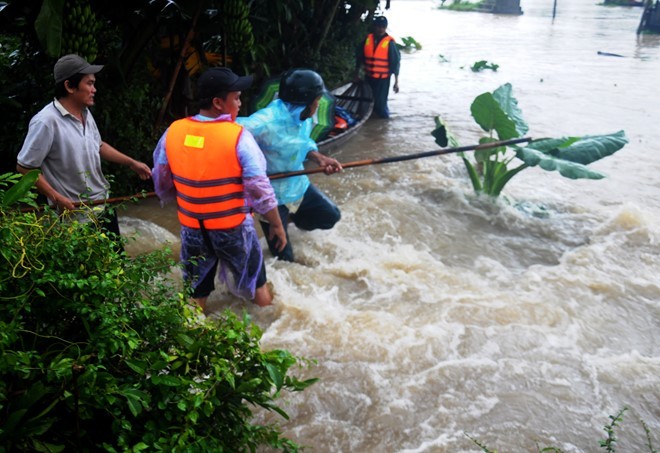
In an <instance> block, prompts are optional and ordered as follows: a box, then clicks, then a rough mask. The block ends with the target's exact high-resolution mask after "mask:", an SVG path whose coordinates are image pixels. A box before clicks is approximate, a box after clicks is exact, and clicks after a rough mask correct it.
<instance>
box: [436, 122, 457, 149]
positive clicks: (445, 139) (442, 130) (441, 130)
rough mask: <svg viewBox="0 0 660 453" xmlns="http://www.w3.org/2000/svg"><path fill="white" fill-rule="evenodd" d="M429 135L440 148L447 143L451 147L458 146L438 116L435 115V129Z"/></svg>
mask: <svg viewBox="0 0 660 453" xmlns="http://www.w3.org/2000/svg"><path fill="white" fill-rule="evenodd" d="M431 135H432V136H433V137H434V138H435V142H436V143H437V144H438V146H440V148H444V147H446V146H447V145H449V147H451V148H457V147H458V146H460V145H459V144H458V140H457V139H456V137H455V136H454V134H452V133H451V132H450V131H449V129H448V128H447V124H446V123H445V121H444V120H443V119H442V118H440V117H439V116H436V117H435V129H433V131H431Z"/></svg>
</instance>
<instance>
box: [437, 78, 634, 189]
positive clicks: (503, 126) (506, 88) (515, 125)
mask: <svg viewBox="0 0 660 453" xmlns="http://www.w3.org/2000/svg"><path fill="white" fill-rule="evenodd" d="M512 91H513V89H512V87H511V84H508V83H507V84H504V85H502V86H500V87H499V88H497V89H496V90H495V91H493V92H492V93H488V92H487V93H483V94H481V95H479V96H477V97H476V98H475V99H474V101H473V102H472V105H471V107H470V110H471V113H472V117H473V118H474V119H475V121H476V122H477V124H479V126H480V127H481V128H482V129H483V130H484V131H485V132H487V133H488V135H487V136H485V137H481V138H480V139H479V143H480V144H484V143H493V142H496V141H498V140H510V139H515V138H520V137H523V136H524V134H526V133H527V131H528V130H529V126H528V125H527V123H526V122H525V120H524V119H523V117H522V111H521V110H520V108H519V107H518V101H517V100H516V99H515V98H514V97H513V92H512ZM435 123H436V128H435V129H434V130H433V131H432V132H431V134H432V135H433V136H434V137H435V141H436V143H437V144H438V145H440V146H441V147H445V146H447V144H448V143H449V144H450V146H452V147H457V146H459V144H458V141H457V140H456V138H455V137H454V136H453V135H452V134H451V132H449V131H448V128H447V125H446V124H445V122H444V121H443V120H442V119H441V118H440V117H436V118H435ZM626 143H628V140H627V138H626V136H625V133H624V132H623V131H619V132H616V133H613V134H608V135H594V136H582V137H562V138H543V139H539V140H534V141H529V142H528V143H527V145H526V146H515V145H514V146H512V147H511V148H512V150H513V153H511V152H509V151H508V147H505V146H499V147H496V148H490V149H482V150H477V151H475V152H474V157H473V159H469V158H468V157H467V156H466V155H465V154H462V155H461V158H462V159H463V163H464V164H465V168H466V169H467V172H468V175H469V177H470V181H471V182H472V187H473V188H474V190H475V191H476V192H477V193H484V194H486V195H491V196H493V197H497V196H499V195H500V193H501V192H502V189H504V186H505V185H506V184H507V183H508V182H509V181H510V180H511V178H513V177H514V176H515V175H516V174H518V173H519V172H521V171H522V170H524V169H526V168H529V167H535V166H538V167H539V168H541V169H543V170H546V171H558V172H559V174H561V175H562V176H564V177H566V178H570V179H580V178H586V179H601V178H604V177H605V175H603V174H602V173H600V172H598V171H595V170H592V169H590V168H588V167H587V165H588V164H590V163H592V162H595V161H597V160H600V159H602V158H604V157H607V156H609V155H612V154H614V153H615V152H617V151H618V150H620V149H621V148H623V147H624V146H625V144H626ZM516 159H517V160H519V161H522V163H521V164H519V165H518V166H516V167H514V168H510V167H509V166H510V165H511V164H512V163H513V162H514V160H516Z"/></svg>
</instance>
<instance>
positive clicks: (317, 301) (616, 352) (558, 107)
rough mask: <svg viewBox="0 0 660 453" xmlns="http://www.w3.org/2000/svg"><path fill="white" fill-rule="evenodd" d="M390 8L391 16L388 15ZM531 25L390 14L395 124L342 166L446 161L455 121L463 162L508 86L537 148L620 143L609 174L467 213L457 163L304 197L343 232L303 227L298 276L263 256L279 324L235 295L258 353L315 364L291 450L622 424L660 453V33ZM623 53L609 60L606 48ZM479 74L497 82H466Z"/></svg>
mask: <svg viewBox="0 0 660 453" xmlns="http://www.w3.org/2000/svg"><path fill="white" fill-rule="evenodd" d="M383 3H384V2H383ZM521 3H522V8H523V10H524V15H522V16H501V15H492V14H481V13H459V12H451V11H445V10H439V9H437V6H438V4H439V2H434V1H405V0H398V1H393V2H392V8H391V9H390V11H388V12H387V16H388V18H389V22H390V32H391V34H393V35H394V36H395V37H398V38H400V37H405V36H412V37H414V38H415V39H416V40H417V41H418V42H420V43H421V44H422V46H423V48H422V50H421V51H418V52H415V53H404V54H403V60H402V64H401V75H400V88H401V91H400V93H398V94H393V93H391V95H390V109H391V110H392V112H393V117H392V119H391V120H390V121H382V120H381V121H379V120H372V121H370V122H369V123H368V124H367V125H366V126H365V127H364V128H363V130H362V131H361V132H360V134H359V135H358V136H357V137H355V138H354V139H353V140H352V141H351V142H349V143H348V144H347V145H346V146H345V147H344V148H342V149H340V150H338V151H337V152H336V153H335V154H334V156H335V157H337V158H338V159H339V160H341V161H344V162H348V161H353V160H361V159H372V158H378V157H385V156H396V155H402V154H408V153H413V152H420V151H426V150H431V149H435V148H436V145H435V144H434V142H433V138H432V137H431V135H430V131H431V130H432V129H433V127H434V122H433V118H434V116H436V115H440V116H442V117H443V118H444V119H445V120H446V122H447V124H448V125H449V127H450V129H452V130H453V132H454V134H455V135H456V136H457V137H458V138H459V140H460V141H461V144H464V145H467V144H473V143H476V142H477V140H478V138H479V137H480V136H481V130H480V129H479V127H478V126H477V125H476V123H475V122H474V120H473V119H472V118H471V116H470V104H471V103H472V101H473V100H474V98H475V97H476V96H478V95H479V94H481V93H483V92H486V91H493V90H495V89H496V88H497V87H498V86H500V85H502V84H504V83H507V82H509V83H511V84H512V86H513V94H514V96H515V97H516V98H517V99H518V103H519V107H520V108H521V110H522V112H523V117H524V118H525V119H526V120H527V122H528V123H529V125H530V131H529V134H528V135H529V136H532V137H560V136H571V135H576V136H578V135H587V134H607V133H612V132H616V131H618V130H621V129H623V130H625V132H626V134H627V136H628V138H629V140H630V143H629V144H628V145H627V146H626V147H625V148H623V150H621V151H619V152H618V153H616V154H614V155H613V156H610V157H608V158H605V159H603V160H602V161H599V162H597V163H595V164H593V165H592V167H593V168H594V169H596V170H598V171H601V172H602V173H605V174H606V175H607V178H605V179H602V180H598V181H592V180H577V181H574V180H569V179H565V178H563V177H561V176H560V175H559V174H558V173H556V172H554V173H550V172H545V171H542V170H539V169H536V168H532V169H528V170H525V171H524V172H522V173H520V174H519V175H518V176H516V177H515V178H514V179H512V180H511V182H510V183H509V184H508V186H507V187H506V188H505V190H504V196H503V197H502V199H501V200H500V202H499V203H495V204H493V203H487V202H483V201H480V200H478V199H475V198H474V197H473V193H472V188H471V186H470V183H469V180H468V177H467V174H466V172H465V169H464V167H463V164H462V162H461V160H460V159H459V158H458V157H457V156H442V157H433V158H428V159H420V160H415V161H409V162H403V163H397V164H386V165H378V166H369V167H361V168H356V169H349V170H346V171H345V172H344V173H343V174H341V175H335V176H332V177H326V176H323V175H314V176H312V180H313V182H314V183H315V184H317V185H318V186H319V187H320V188H321V189H322V190H324V191H325V192H326V193H327V194H328V195H329V196H331V197H332V198H333V199H334V200H336V202H337V203H338V205H339V206H340V208H341V210H342V214H343V217H342V220H341V222H340V223H339V224H338V225H337V226H336V227H335V228H334V229H333V230H331V231H314V232H302V231H298V230H296V229H295V228H292V231H291V241H292V242H293V243H294V246H295V250H296V254H297V257H298V262H296V263H282V262H276V261H274V260H273V259H272V258H271V257H270V256H267V270H268V275H269V279H270V281H271V282H272V284H273V286H274V290H275V293H276V299H275V300H276V306H275V307H271V308H266V309H257V308H256V307H254V306H252V305H250V304H248V303H244V302H241V301H237V300H235V299H232V298H231V297H230V296H228V295H227V294H226V293H225V292H223V291H217V292H216V293H214V295H213V296H212V300H211V302H210V305H211V307H212V308H213V309H214V310H216V313H220V312H221V311H222V310H224V309H225V308H230V309H232V310H235V311H236V312H239V313H240V312H242V311H243V310H246V311H247V312H249V313H250V314H251V315H252V316H253V319H254V321H255V322H256V323H258V324H259V325H260V326H261V327H262V328H263V330H264V336H263V340H262V345H263V347H264V348H265V349H272V348H284V349H287V350H289V351H291V352H293V353H295V354H297V355H300V356H304V357H306V358H309V359H314V360H316V361H317V364H316V365H314V366H312V367H311V368H310V369H303V370H301V371H300V374H301V376H303V377H312V376H315V377H319V378H320V381H319V382H318V383H317V384H315V385H313V386H312V387H310V388H309V389H307V390H305V391H304V392H301V393H297V394H284V395H283V396H282V399H281V400H280V402H281V404H282V406H283V408H284V409H285V410H286V411H287V412H288V413H289V415H290V420H288V421H287V420H284V419H282V418H281V417H279V416H278V415H277V414H273V413H265V412H260V411H257V421H269V422H279V423H280V424H281V427H282V429H283V431H284V433H285V434H286V435H287V436H288V437H290V438H292V439H293V440H295V441H296V442H298V443H299V444H301V445H306V446H309V447H311V451H318V452H478V451H482V450H481V449H480V448H479V447H478V446H477V445H476V444H475V443H473V442H472V441H471V440H470V439H469V438H468V437H467V435H469V436H471V437H473V438H475V439H478V440H479V441H480V442H481V443H482V444H484V445H485V446H487V447H488V448H490V449H492V450H495V449H497V450H498V451H502V452H531V451H537V446H538V447H540V448H543V447H546V446H555V447H558V448H561V449H562V450H563V451H565V452H593V451H599V450H600V447H599V443H598V441H599V439H605V438H606V437H607V435H606V433H605V431H604V430H603V426H604V425H606V424H608V423H609V422H610V419H609V418H608V416H609V415H614V414H616V413H618V411H619V410H620V409H621V408H623V407H624V406H627V407H629V410H628V411H627V412H626V413H625V414H624V420H623V422H622V423H621V426H620V427H619V428H617V434H618V437H619V440H618V443H617V448H618V450H617V451H626V452H632V451H649V449H648V448H647V447H646V445H647V443H646V442H647V440H646V435H645V432H644V429H643V427H642V425H641V423H640V422H639V420H640V419H641V420H643V421H644V422H645V423H646V424H647V426H648V427H649V428H650V431H651V433H652V439H653V441H654V446H655V448H656V449H657V448H659V446H660V220H658V219H660V215H659V214H660V146H659V145H658V143H660V128H659V127H658V117H659V116H658V114H659V113H660V90H659V89H658V80H659V77H660V37H659V36H641V37H638V36H637V35H636V33H635V32H636V28H637V25H638V23H639V19H640V16H641V8H629V7H605V6H602V5H599V4H596V1H595V0H571V1H567V0H558V2H557V16H556V18H555V19H554V21H553V20H552V6H553V0H523V1H522V2H521ZM599 51H600V52H606V53H612V54H618V55H621V57H615V56H605V55H601V54H599V53H598V52H599ZM479 60H486V61H488V62H491V63H495V64H497V65H499V67H498V70H497V71H491V70H485V71H482V72H478V73H475V72H472V71H471V70H470V66H471V65H472V64H473V63H474V62H476V61H479ZM121 220H122V227H123V228H124V232H125V233H126V234H129V233H131V234H132V233H133V232H135V233H136V234H137V236H136V240H135V241H133V242H132V243H131V244H130V250H132V251H133V253H139V252H141V251H146V250H150V249H153V248H156V247H161V246H163V245H164V244H165V243H167V242H169V243H171V244H172V247H173V251H174V252H173V253H174V254H176V253H178V252H177V251H178V245H177V241H178V223H177V221H176V217H175V210H174V209H173V207H171V206H170V207H167V208H161V207H160V206H159V204H158V202H157V201H156V200H148V201H146V202H143V203H141V204H140V205H138V206H131V207H129V208H128V209H127V210H126V211H123V212H122V219H121Z"/></svg>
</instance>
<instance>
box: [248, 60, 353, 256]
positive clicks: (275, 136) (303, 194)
mask: <svg viewBox="0 0 660 453" xmlns="http://www.w3.org/2000/svg"><path fill="white" fill-rule="evenodd" d="M324 92H325V85H324V83H323V79H322V78H321V76H320V75H319V74H318V73H316V72H314V71H312V70H310V69H291V70H289V71H286V72H285V73H284V74H282V76H281V78H280V86H279V98H278V99H275V100H273V101H272V102H271V103H270V104H268V106H266V107H265V108H263V109H261V110H259V111H257V112H255V113H253V114H252V115H251V116H249V117H243V118H238V120H237V122H238V123H239V124H241V125H242V126H244V127H245V128H246V129H247V130H249V131H250V132H251V133H252V134H253V135H254V138H255V139H256V140H257V143H258V144H259V147H260V148H261V150H262V151H263V153H264V156H265V157H266V161H267V163H268V173H269V174H274V173H281V172H289V171H298V170H303V169H304V166H303V164H304V162H305V161H306V160H308V159H309V160H312V161H314V162H316V163H317V164H318V165H319V166H320V167H322V168H323V169H324V172H325V173H326V174H328V175H329V174H333V173H337V172H340V171H341V170H342V166H341V164H340V163H339V162H338V161H337V160H336V159H333V158H331V157H328V156H325V155H323V154H321V153H320V152H319V151H318V147H317V145H316V142H315V141H314V140H313V139H312V138H311V137H310V134H311V132H312V128H313V124H312V116H313V115H314V113H316V110H317V109H318V106H319V101H320V99H321V96H322V95H323V93H324ZM272 185H273V188H274V189H275V195H276V196H277V202H278V210H279V213H280V217H281V219H282V222H283V223H284V228H285V230H286V231H287V246H286V247H285V248H284V249H283V250H278V249H277V247H276V243H275V242H273V241H272V240H271V239H268V238H269V231H270V229H271V227H272V225H270V223H269V222H268V221H267V219H262V220H261V227H262V229H263V232H264V234H265V236H266V238H267V242H268V248H269V250H270V252H271V253H272V254H273V255H274V256H276V257H277V258H278V259H280V260H284V261H293V260H294V256H293V247H292V245H291V243H290V242H289V233H288V229H287V226H288V223H289V222H292V223H293V224H294V225H295V226H296V227H298V228H300V229H301V230H305V231H311V230H316V229H324V230H327V229H330V228H332V227H334V226H335V224H336V223H337V222H338V221H339V219H340V218H341V213H340V211H339V208H338V207H337V206H336V205H335V204H334V203H333V202H332V201H331V200H330V199H329V198H328V197H327V196H326V195H325V194H323V192H321V191H320V190H319V189H318V188H316V187H315V186H314V185H313V184H311V183H310V181H309V178H308V177H307V176H306V175H301V176H294V177H289V178H282V179H275V180H273V181H272Z"/></svg>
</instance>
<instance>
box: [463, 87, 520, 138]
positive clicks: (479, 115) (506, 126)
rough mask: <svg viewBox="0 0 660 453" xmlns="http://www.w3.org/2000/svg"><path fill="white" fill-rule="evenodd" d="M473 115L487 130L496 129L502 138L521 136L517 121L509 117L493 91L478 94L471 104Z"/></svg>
mask: <svg viewBox="0 0 660 453" xmlns="http://www.w3.org/2000/svg"><path fill="white" fill-rule="evenodd" d="M470 111H471V112H472V117H473V118H474V120H475V121H476V122H477V123H478V124H479V126H481V128H482V129H483V130H485V131H486V132H491V131H496V132H497V136H498V137H499V139H500V140H509V139H511V138H516V137H519V136H520V135H519V134H518V131H517V130H516V123H515V122H514V121H513V120H512V119H511V118H509V116H508V115H507V114H506V112H505V111H504V110H502V107H501V106H500V104H499V102H497V100H496V99H495V97H494V96H493V94H492V93H483V94H480V95H479V96H477V97H476V98H475V99H474V101H473V102H472V105H471V106H470Z"/></svg>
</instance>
